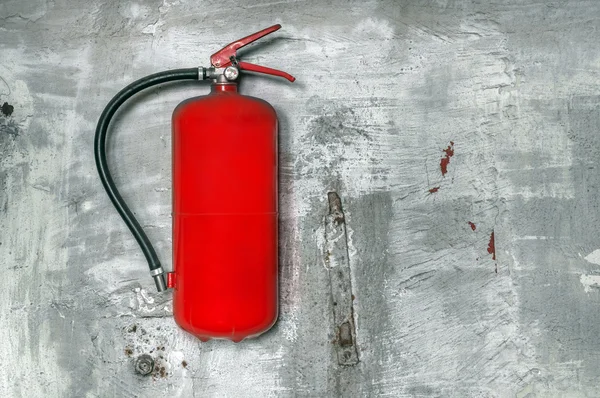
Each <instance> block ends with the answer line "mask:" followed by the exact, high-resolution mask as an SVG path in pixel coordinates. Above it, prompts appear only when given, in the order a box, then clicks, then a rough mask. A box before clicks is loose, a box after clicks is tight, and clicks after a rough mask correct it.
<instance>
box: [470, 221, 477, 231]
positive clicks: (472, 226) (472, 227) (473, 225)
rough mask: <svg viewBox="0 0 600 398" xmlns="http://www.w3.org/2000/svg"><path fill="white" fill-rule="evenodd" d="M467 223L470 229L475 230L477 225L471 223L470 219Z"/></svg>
mask: <svg viewBox="0 0 600 398" xmlns="http://www.w3.org/2000/svg"><path fill="white" fill-rule="evenodd" d="M468 224H469V227H471V229H472V230H473V231H475V230H476V229H477V225H475V224H473V223H472V222H471V221H469V222H468Z"/></svg>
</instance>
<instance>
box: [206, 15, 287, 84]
mask: <svg viewBox="0 0 600 398" xmlns="http://www.w3.org/2000/svg"><path fill="white" fill-rule="evenodd" d="M280 28H281V25H280V24H277V25H273V26H270V27H268V28H266V29H263V30H261V31H259V32H256V33H253V34H251V35H249V36H246V37H244V38H242V39H239V40H236V41H234V42H232V43H229V44H228V45H226V46H225V47H223V48H222V49H221V50H219V51H217V52H216V53H214V54H213V55H211V56H210V63H211V65H212V66H214V67H216V68H226V67H228V66H230V65H231V64H232V60H234V61H235V59H236V52H237V50H238V49H240V48H242V47H244V46H245V45H248V44H250V43H252V42H253V41H256V40H258V39H260V38H261V37H263V36H266V35H268V34H269V33H273V32H275V31H276V30H279V29H280ZM237 65H238V66H239V68H240V69H242V70H247V71H251V72H258V73H265V74H267V75H273V76H280V77H283V78H285V79H288V80H289V81H290V82H293V81H294V80H296V78H295V77H293V76H292V75H290V74H289V73H286V72H282V71H280V70H277V69H272V68H267V67H265V66H260V65H254V64H251V63H248V62H241V61H240V62H237Z"/></svg>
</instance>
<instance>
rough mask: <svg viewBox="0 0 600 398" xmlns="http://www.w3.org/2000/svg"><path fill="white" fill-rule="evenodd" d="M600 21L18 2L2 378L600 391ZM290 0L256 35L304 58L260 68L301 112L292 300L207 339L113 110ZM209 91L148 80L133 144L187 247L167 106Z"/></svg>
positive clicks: (446, 12) (291, 227) (454, 5)
mask: <svg viewBox="0 0 600 398" xmlns="http://www.w3.org/2000/svg"><path fill="white" fill-rule="evenodd" d="M599 19H600V3H599V2H596V1H568V2H532V1H525V2H523V1H503V2H494V3H491V2H487V1H484V2H479V1H452V0H447V1H442V0H440V1H434V0H419V1H417V0H415V1H404V2H395V1H336V0H334V1H328V2H315V1H313V2H308V1H291V0H288V1H262V0H261V1H250V0H238V1H229V0H221V1H203V2H198V1H191V0H160V1H158V0H139V1H135V2H134V1H122V2H121V1H116V0H113V1H99V0H90V1H84V0H78V1H66V0H54V1H52V0H27V1H23V0H2V1H1V2H0V105H2V104H4V103H5V102H6V106H4V107H3V108H2V114H0V242H1V244H0V262H1V266H0V273H1V274H0V275H1V280H2V281H3V283H2V289H0V303H1V304H0V306H1V309H2V311H1V313H0V316H1V318H0V321H1V322H2V328H0V358H1V360H0V395H1V396H3V397H12V396H14V397H20V396H65V397H95V396H180V397H191V396H198V397H200V396H202V397H205V396H210V397H239V396H244V397H270V396H283V397H287V396H315V397H317V396H318V397H321V396H344V397H350V396H365V397H366V396H392V397H425V396H440V397H442V396H443V397H514V396H516V397H595V396H600V371H599V369H600V311H599V304H600V251H599V249H600V234H599V233H598V225H600V212H599V211H598V201H597V192H598V190H599V188H600V173H599V172H598V160H599V155H600V154H599V149H600V134H599V132H600V48H599V46H598V40H599V34H600V32H599V30H598V29H599V28H598V27H599V26H600V25H599V22H598V21H599ZM273 23H281V24H282V25H283V29H282V30H281V31H280V32H277V33H276V34H274V35H272V36H273V37H272V38H269V39H265V40H263V43H262V45H260V46H256V47H253V48H249V49H248V50H247V51H245V52H243V53H241V55H242V56H244V55H245V57H244V59H246V60H248V61H251V62H257V63H260V64H264V65H267V66H272V67H276V68H280V69H282V70H285V71H288V72H290V73H292V74H293V75H295V76H296V77H297V78H298V80H297V82H296V83H294V84H289V83H287V82H285V81H282V80H277V79H270V78H265V77H260V76H256V77H246V78H245V79H244V81H243V84H242V90H243V92H244V93H246V94H249V95H253V96H257V97H261V98H264V99H266V100H267V101H269V102H271V103H272V104H273V105H274V106H275V108H276V109H277V111H278V113H279V117H280V122H281V130H280V141H281V176H280V184H281V224H280V227H281V242H280V248H281V249H280V250H281V251H280V253H281V288H280V290H281V314H280V318H279V322H278V323H277V325H276V326H275V327H274V328H273V329H272V330H271V331H269V332H268V333H266V334H264V335H263V336H261V337H260V338H258V339H255V340H250V341H244V342H243V343H240V344H237V345H236V344H233V343H230V342H227V341H211V342H208V343H200V342H199V341H198V340H196V339H195V338H194V337H192V336H189V335H187V334H186V333H184V332H183V331H181V330H180V329H178V328H177V326H176V325H175V324H174V322H173V319H172V317H171V301H170V294H157V293H155V292H154V288H153V285H152V280H151V279H150V277H149V276H148V274H147V271H146V265H145V263H144V259H143V257H142V255H141V253H140V250H139V248H138V247H137V246H136V243H135V242H134V240H133V239H132V237H131V235H130V234H129V232H128V231H127V229H126V227H125V225H124V224H123V223H122V222H121V220H120V219H119V217H118V215H117V213H116V212H115V211H114V209H113V208H112V205H111V204H110V202H109V200H108V198H107V196H106V195H105V193H104V191H103V190H102V187H101V186H100V184H99V180H98V178H97V174H96V170H95V166H94V163H93V154H92V141H93V134H94V128H95V123H96V121H97V118H98V116H99V114H100V112H101V110H102V108H103V107H104V105H105V104H106V103H107V101H108V100H109V99H110V98H111V97H112V96H113V95H114V94H115V93H116V92H117V91H118V90H119V89H121V88H122V87H123V86H125V85H126V84H128V83H130V82H131V81H133V80H135V79H137V78H139V77H142V76H144V75H147V74H150V73H153V72H156V71H160V70H164V69H169V68H177V67H189V66H196V65H207V64H208V57H209V55H210V54H212V53H213V52H214V51H215V50H217V49H219V48H220V47H221V46H223V45H224V44H226V43H228V42H230V41H231V40H233V39H237V38H239V37H242V36H244V35H246V34H249V33H252V32H254V31H256V30H259V29H261V28H263V27H266V26H269V25H271V24H273ZM207 90H208V87H207V85H206V83H196V84H181V85H175V86H169V87H164V88H161V89H157V90H154V91H150V92H148V93H146V94H145V95H140V96H139V98H138V101H135V102H134V103H131V104H130V105H129V106H127V107H126V109H125V111H123V112H122V113H121V114H120V116H119V119H118V120H117V122H116V123H115V125H114V129H113V135H112V137H113V138H112V140H111V142H110V151H111V156H110V162H111V164H112V165H113V168H114V170H115V176H116V180H117V183H118V185H119V186H120V187H122V192H123V195H124V196H125V198H126V199H127V200H128V201H129V202H130V204H131V207H132V208H133V209H135V212H136V214H137V215H138V216H139V218H140V220H141V222H142V224H144V225H145V226H146V229H147V231H148V234H149V235H150V238H151V239H152V241H153V242H156V246H157V250H158V252H159V255H160V257H161V258H162V259H163V260H164V262H165V265H166V267H167V268H170V265H171V260H170V253H171V233H170V223H171V219H170V211H171V208H170V195H171V192H170V182H171V178H170V162H171V159H170V149H169V148H170V114H171V111H172V110H173V108H174V107H175V106H176V105H177V104H178V103H179V102H180V101H182V100H183V99H186V98H189V97H191V96H195V95H200V94H203V93H206V92H207ZM9 105H10V106H12V107H13V108H11V107H10V106H9ZM451 142H452V143H453V144H451ZM444 150H446V151H444ZM448 161H449V162H448ZM444 169H445V170H444ZM442 171H446V173H445V174H443V173H442ZM331 191H335V192H337V193H338V195H339V197H340V198H341V204H342V207H343V208H342V209H340V208H337V209H334V210H336V211H343V219H344V221H345V228H341V227H339V226H336V225H337V224H333V223H332V217H333V216H332V215H329V212H330V209H329V202H328V192H331ZM469 222H471V223H473V225H474V227H472V225H471V224H469ZM338 227H339V228H338ZM336 228H337V229H336ZM492 233H493V242H492V243H495V257H496V259H495V260H494V259H493V258H492V257H493V254H494V250H492V248H491V247H490V240H491V239H490V238H491V236H492ZM336 234H338V235H339V236H341V237H342V238H345V239H342V241H341V242H342V246H335V245H336V244H337V243H335V242H333V241H331V239H330V238H331V237H332V236H337V235H336ZM490 252H491V253H490ZM335 253H337V254H339V253H342V254H343V253H348V254H349V256H346V257H344V256H343V255H341V257H340V258H337V259H333V260H335V261H333V260H332V259H331V255H332V254H335ZM335 266H340V267H345V268H341V269H344V270H345V271H344V275H346V274H347V275H349V276H350V280H348V281H346V282H347V283H345V284H344V286H346V287H345V288H344V289H341V290H340V289H337V290H336V289H335V288H334V287H332V286H331V282H333V281H334V280H335V276H332V275H331V272H333V270H334V268H335ZM346 271H347V272H346ZM340 275H342V273H340ZM350 282H351V283H350ZM350 285H351V287H350ZM340 286H341V285H340ZM348 289H350V290H348ZM349 295H351V296H352V298H353V300H352V299H351V300H348V297H349ZM334 297H342V299H343V300H344V305H345V306H349V307H344V308H345V310H350V311H352V312H353V317H354V318H353V322H352V323H354V324H355V327H356V331H355V338H356V347H355V348H356V352H357V355H358V360H359V362H358V363H356V364H354V365H350V366H341V365H339V364H338V359H339V358H338V356H337V353H338V350H339V349H341V346H340V339H339V336H338V335H337V334H338V333H337V332H336V322H337V323H339V320H340V319H339V317H340V316H343V312H344V311H340V310H334V308H333V307H334V306H333V298H334ZM340 314H341V315H340ZM142 353H151V354H152V355H154V356H155V357H156V358H157V361H158V367H157V372H156V373H155V374H154V375H153V376H150V377H142V376H138V375H136V374H135V373H134V371H133V361H134V358H135V357H137V356H138V355H140V354H142ZM351 362H352V361H351ZM184 365H185V366H184ZM162 368H164V369H162Z"/></svg>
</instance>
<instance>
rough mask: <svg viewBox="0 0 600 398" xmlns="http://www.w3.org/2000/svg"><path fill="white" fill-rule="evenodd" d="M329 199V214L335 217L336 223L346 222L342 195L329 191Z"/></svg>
mask: <svg viewBox="0 0 600 398" xmlns="http://www.w3.org/2000/svg"><path fill="white" fill-rule="evenodd" d="M327 200H328V201H329V214H330V215H332V216H333V217H334V221H335V222H336V224H338V225H339V224H341V223H343V222H345V219H344V210H343V209H342V199H340V196H339V195H338V194H337V193H336V192H328V193H327Z"/></svg>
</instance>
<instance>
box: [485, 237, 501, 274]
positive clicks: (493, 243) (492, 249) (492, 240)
mask: <svg viewBox="0 0 600 398" xmlns="http://www.w3.org/2000/svg"><path fill="white" fill-rule="evenodd" d="M487 251H488V253H489V254H491V255H492V260H494V261H496V239H495V237H494V231H492V234H491V235H490V243H488V249H487ZM496 273H498V263H496Z"/></svg>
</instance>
